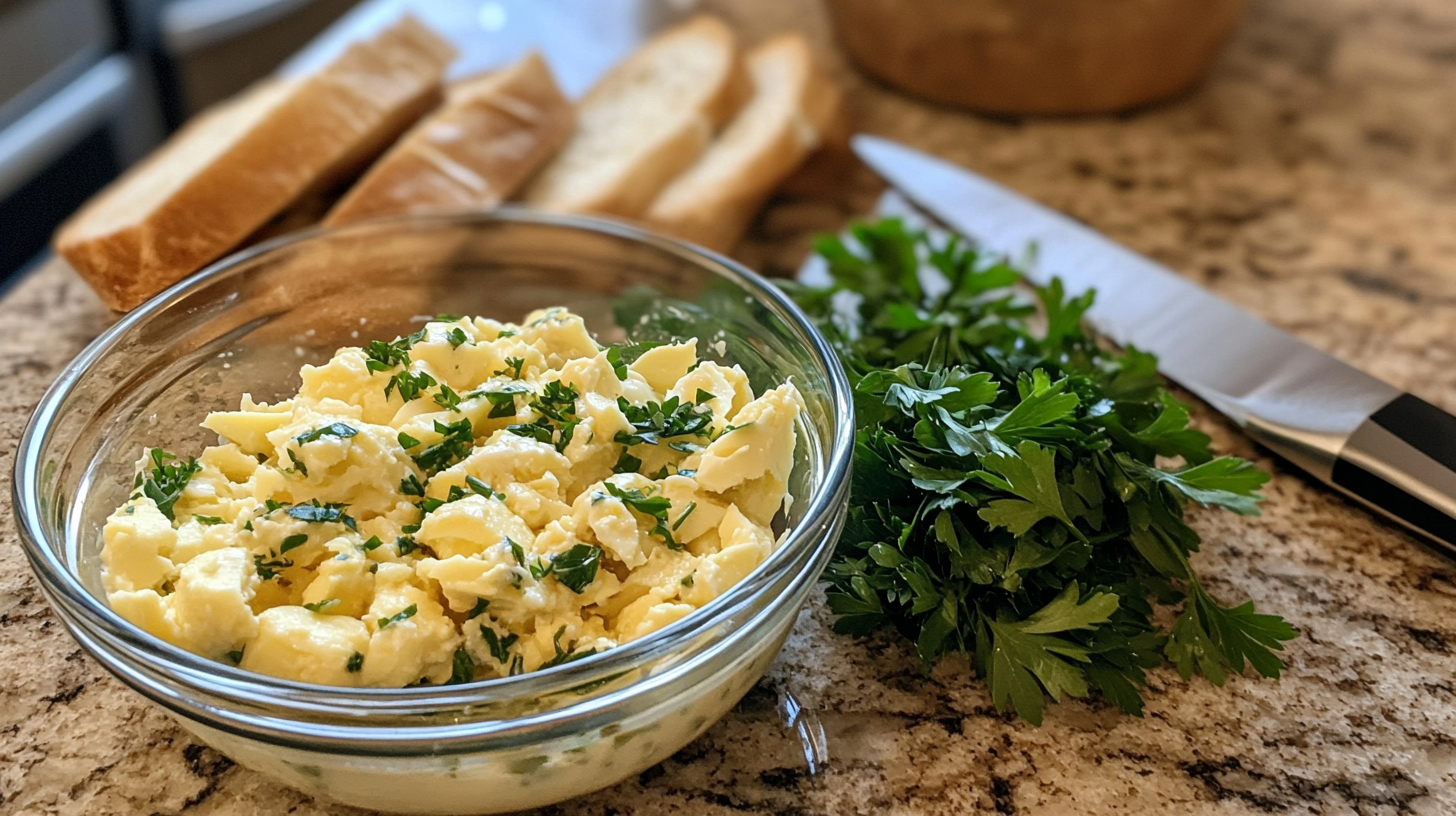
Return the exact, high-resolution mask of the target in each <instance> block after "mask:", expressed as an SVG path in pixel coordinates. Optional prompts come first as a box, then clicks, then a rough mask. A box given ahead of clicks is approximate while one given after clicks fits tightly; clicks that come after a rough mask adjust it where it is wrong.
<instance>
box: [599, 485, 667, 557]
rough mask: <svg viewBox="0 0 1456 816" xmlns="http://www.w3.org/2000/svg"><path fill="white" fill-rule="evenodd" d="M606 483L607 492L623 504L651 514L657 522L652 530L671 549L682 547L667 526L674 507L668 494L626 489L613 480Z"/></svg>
mask: <svg viewBox="0 0 1456 816" xmlns="http://www.w3.org/2000/svg"><path fill="white" fill-rule="evenodd" d="M605 484H606V488H607V493H609V494H611V495H612V496H613V497H614V498H617V499H620V500H621V502H622V503H623V504H625V505H627V506H628V507H630V508H632V509H633V510H636V511H637V512H639V513H642V514H644V515H648V516H651V517H652V518H653V520H655V521H656V522H657V524H656V525H654V526H653V528H652V532H653V534H654V535H657V536H660V537H661V538H662V540H663V541H665V542H666V543H667V546H668V548H669V549H673V550H680V549H682V545H681V544H679V543H678V542H677V540H676V539H674V538H673V537H672V530H671V529H669V528H668V526H667V512H668V511H669V510H671V509H672V500H670V499H668V498H667V497H666V496H649V495H647V494H646V493H644V492H642V490H640V489H638V488H629V489H624V488H621V487H618V486H617V485H615V484H613V483H611V482H606V483H605Z"/></svg>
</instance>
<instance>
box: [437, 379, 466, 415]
mask: <svg viewBox="0 0 1456 816" xmlns="http://www.w3.org/2000/svg"><path fill="white" fill-rule="evenodd" d="M434 399H435V404H436V405H438V406H440V407H441V408H444V409H447V410H449V411H454V412H455V413H459V412H460V395H459V394H457V393H455V389H453V388H451V387H450V386H448V385H445V384H444V383H441V384H440V390H439V391H438V392H436V393H435V396H434Z"/></svg>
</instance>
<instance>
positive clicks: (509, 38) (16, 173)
mask: <svg viewBox="0 0 1456 816" xmlns="http://www.w3.org/2000/svg"><path fill="white" fill-rule="evenodd" d="M694 5H696V3H695V0H413V2H411V1H410V0H0V289H3V288H4V287H5V286H6V283H7V282H13V281H14V280H15V279H16V278H18V277H19V275H20V274H21V273H22V272H23V270H25V269H26V268H28V267H30V266H31V265H33V264H34V263H36V262H37V261H38V260H39V259H40V258H41V257H43V252H44V248H45V245H46V242H47V241H48V240H49V238H50V235H51V232H52V231H53V230H54V228H55V227H56V225H58V224H59V223H60V222H61V221H62V220H63V219H64V218H65V217H66V216H68V215H69V214H70V213H72V212H73V211H75V210H76V209H77V208H78V207H79V206H80V205H81V204H82V202H84V201H85V200H86V199H87V198H88V197H89V196H90V195H91V194H92V193H94V192H95V191H97V190H99V189H100V188H101V187H102V186H103V185H104V184H105V183H106V182H107V181H109V180H110V179H112V178H114V177H115V176H116V175H117V174H118V173H119V172H120V171H121V170H122V169H124V168H125V167H126V166H128V165H129V164H131V163H132V162H134V161H136V160H137V159H139V158H141V157H142V156H144V155H145V154H146V153H147V151H149V150H150V149H151V148H152V147H154V146H155V145H156V144H157V143H158V142H160V141H161V140H162V139H163V138H164V137H165V136H166V135H167V134H168V133H170V132H171V131H173V130H175V129H176V128H177V127H178V126H179V125H180V124H181V123H182V122H184V121H185V120H186V119H187V118H188V117H189V116H191V115H192V114H193V113H195V112H197V111H198V110H200V109H202V108H204V107H206V106H207V105H209V104H211V103H214V102H217V101H219V100H222V99H225V98H227V97H229V96H231V95H232V94H234V93H235V92H237V91H238V90H240V89H242V88H243V87H245V86H247V85H248V84H249V83H251V82H253V81H255V80H257V79H259V78H260V77H263V76H265V75H267V74H269V73H271V72H272V71H274V70H276V69H278V68H279V67H280V66H283V65H284V63H285V61H286V60H288V59H289V58H290V57H294V60H293V62H291V63H289V65H288V66H285V70H303V69H305V68H306V67H307V66H308V65H312V64H314V63H316V62H318V61H321V60H326V59H327V58H328V57H329V56H330V55H331V54H332V53H333V52H334V51H335V50H337V49H338V48H340V47H341V46H342V43H344V42H345V41H347V40H349V39H350V38H351V37H352V36H354V35H356V34H357V32H359V31H361V30H368V29H370V28H372V27H374V26H376V25H378V24H380V21H383V20H388V19H392V18H393V17H394V16H397V15H398V14H399V12H400V11H401V10H403V9H405V8H408V9H410V10H412V11H413V12H414V13H416V14H417V15H418V16H420V17H422V18H423V19H424V20H425V21H426V22H427V23H430V24H432V25H433V26H434V27H436V28H437V29H439V30H444V31H450V32H451V36H452V38H457V39H460V40H463V41H466V42H467V43H468V45H469V48H468V50H467V53H466V58H465V59H462V60H460V61H459V62H458V63H457V64H456V65H455V66H454V70H453V72H452V73H453V74H454V75H457V76H461V75H468V74H470V73H476V72H479V71H481V70H484V69H486V68H489V67H492V66H493V65H496V64H501V63H504V62H507V61H509V60H512V59H514V58H516V57H518V56H520V55H521V54H522V53H523V52H524V51H525V50H526V49H528V48H531V47H537V48H540V49H541V50H542V51H544V52H545V54H546V56H547V57H548V58H549V59H550V62H551V64H552V67H553V69H554V70H555V71H556V72H557V75H558V79H559V80H560V82H561V84H562V86H563V87H564V89H565V90H566V91H567V92H568V93H570V94H573V95H576V94H579V93H580V92H581V91H582V90H584V89H585V88H586V87H587V86H588V85H589V84H590V82H591V81H592V80H593V79H594V78H595V77H596V76H597V75H599V74H600V73H601V72H602V71H603V70H605V68H607V67H608V66H610V65H611V64H613V63H614V62H616V61H617V60H618V59H620V58H621V57H622V56H624V55H625V54H626V53H628V52H629V51H630V50H631V49H632V47H633V46H634V45H635V44H636V43H638V42H639V41H640V40H641V39H642V37H643V36H644V35H645V34H646V33H649V32H650V31H653V30H655V29H656V28H658V27H660V26H661V25H662V24H664V23H665V22H668V21H670V20H671V19H673V18H676V17H678V16H681V15H682V14H684V13H687V12H688V11H691V9H692V7H693V6H694ZM310 43H312V45H310ZM306 46H308V47H306Z"/></svg>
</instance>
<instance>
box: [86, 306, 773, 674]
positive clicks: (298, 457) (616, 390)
mask: <svg viewBox="0 0 1456 816" xmlns="http://www.w3.org/2000/svg"><path fill="white" fill-rule="evenodd" d="M644 345H645V344H627V345H622V346H613V347H609V348H604V347H601V346H599V345H598V344H597V343H596V341H595V340H594V339H593V337H592V335H591V333H590V332H589V331H588V329H587V326H586V325H585V323H584V321H583V320H582V318H580V317H578V316H577V315H575V314H572V313H571V312H569V311H567V310H565V309H560V308H555V309H545V310H539V311H536V312H534V313H532V314H530V315H528V316H527V317H526V318H525V320H524V321H522V323H521V324H519V325H516V324H510V323H501V322H497V321H495V320H489V319H485V318H463V317H455V316H453V315H444V316H441V317H439V318H437V319H435V320H433V321H430V322H428V323H427V324H426V325H425V326H424V327H423V328H422V329H420V330H419V331H418V332H415V333H414V334H411V335H409V336H407V337H402V338H396V339H395V340H394V341H393V342H388V343H386V342H383V341H374V342H371V343H369V344H368V345H366V346H364V347H346V348H342V349H339V350H338V351H337V352H336V353H335V354H334V355H333V357H332V359H330V360H329V361H328V362H327V363H325V364H323V365H319V366H309V365H305V366H303V368H302V370H301V372H300V376H301V380H302V385H301V387H300V388H299V390H298V393H297V395H296V396H294V397H292V398H291V399H286V400H280V401H277V402H274V403H273V404H266V403H258V402H254V401H253V400H252V399H251V397H250V396H248V395H244V396H243V397H242V399H241V407H240V408H239V409H238V410H235V411H222V412H214V413H211V414H209V415H208V416H207V418H206V419H205V420H204V421H203V423H202V424H203V426H204V427H205V428H207V429H208V430H210V431H212V432H215V433H216V434H217V435H218V436H219V438H220V441H221V444H218V445H215V446H212V447H209V448H207V449H206V450H205V451H203V452H202V453H201V455H199V456H197V457H196V458H189V459H186V460H182V459H179V458H177V457H175V456H172V455H171V454H168V453H165V452H163V451H162V450H160V449H152V450H150V451H148V452H147V453H146V455H145V456H143V458H142V460H141V462H140V463H139V465H138V472H137V476H136V481H135V486H136V492H135V493H134V494H133V495H132V496H131V498H130V499H129V500H128V501H127V502H126V503H125V504H123V505H122V506H121V507H119V508H118V509H117V510H116V512H115V513H113V514H112V515H111V516H110V518H109V519H108V520H107V522H106V525H105V528H104V534H103V535H104V546H103V548H102V551H101V558H102V562H103V570H102V580H103V583H104V585H105V588H106V592H107V598H108V600H109V601H110V603H111V606H112V608H113V609H115V610H116V611H117V612H118V613H119V614H121V616H122V617H124V618H126V619H127V620H129V621H131V622H132V623H134V624H136V625H137V626H139V627H141V628H142V629H144V630H146V631H147V632H150V633H151V634H153V635H156V636H157V637H159V638H161V639H163V640H165V641H167V642H168V643H171V644H173V645H176V646H179V647H181V648H183V649H186V650H188V651H191V652H194V653H196V654H199V655H202V656H204V657H209V658H212V659H215V660H220V661H223V660H225V661H229V662H231V663H233V664H236V665H238V666H239V667H241V668H242V669H245V670H248V671H253V672H258V673H261V674H267V675H271V676H274V677H279V678H283V679H288V680H296V681H301V682H307V683H319V684H327V685H336V686H359V687H395V688H398V687H404V686H410V685H416V684H437V685H438V684H445V683H462V682H469V681H472V680H475V679H486V678H491V677H504V676H510V675H516V674H521V673H524V672H531V671H535V670H537V669H540V668H542V667H552V666H558V665H561V664H563V663H566V662H569V661H572V660H575V659H578V658H581V657H585V656H589V655H593V654H596V653H598V652H602V651H605V650H607V649H611V648H613V647H615V646H618V645H620V644H625V643H629V642H631V641H633V640H636V639H639V638H642V637H644V636H646V635H648V634H651V633H652V632H655V631H657V630H658V629H661V628H662V627H664V626H666V625H668V624H670V623H673V622H674V621H677V620H679V619H681V618H683V617H685V616H687V615H689V614H691V613H692V612H693V611H694V610H696V609H698V608H699V607H702V606H703V605H705V604H707V603H708V602H710V601H712V600H713V599H714V598H716V597H718V596H719V595H720V594H722V593H723V591H724V590H725V589H727V588H728V587H730V586H732V585H733V584H735V583H737V582H738V581H739V580H741V579H742V578H743V577H744V576H746V575H747V574H748V573H749V572H751V571H752V570H753V569H754V568H755V567H757V566H758V565H759V564H760V563H761V562H762V561H763V560H764V559H765V558H766V557H767V556H768V554H769V553H771V552H772V551H773V548H774V543H775V538H774V534H773V532H772V523H773V520H774V516H775V515H776V514H777V513H778V512H779V511H780V509H781V508H783V507H784V505H785V503H786V502H788V501H789V495H788V478H789V472H790V469H791V468H792V465H793V461H794V447H795V431H794V423H795V420H796V419H797V418H798V416H799V413H800V409H801V405H802V401H801V398H800V396H799V393H798V391H797V390H796V389H795V387H794V385H793V383H792V382H785V383H784V384H782V385H780V386H778V387H777V388H773V389H771V390H767V391H765V392H764V393H762V394H760V395H755V394H754V393H753V390H752V388H751V386H750V384H749V382H748V378H747V376H746V375H745V374H744V372H743V371H742V369H741V368H739V367H738V366H736V365H735V366H726V365H723V364H720V363H717V362H714V361H712V360H699V359H698V356H697V340H696V339H695V338H693V339H688V340H686V341H683V342H679V343H670V344H663V345H655V346H652V347H647V348H644Z"/></svg>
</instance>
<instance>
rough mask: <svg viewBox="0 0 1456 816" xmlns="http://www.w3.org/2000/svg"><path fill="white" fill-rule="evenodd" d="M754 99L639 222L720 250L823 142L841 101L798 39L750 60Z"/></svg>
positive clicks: (782, 39) (775, 44) (770, 46)
mask: <svg viewBox="0 0 1456 816" xmlns="http://www.w3.org/2000/svg"><path fill="white" fill-rule="evenodd" d="M747 63H748V72H749V75H750V76H751V77H752V78H753V96H752V97H751V98H750V99H749V101H748V104H746V105H745V106H744V107H743V110H742V111H740V112H739V113H738V116H737V117H735V118H734V119H733V121H732V122H731V123H729V125H728V127H727V128H725V129H724V131H723V133H722V135H720V136H719V137H718V138H717V139H716V140H715V141H714V142H713V143H712V145H710V146H709V147H708V149H707V151H706V152H704V154H703V155H702V157H701V158H699V159H698V161H697V162H696V163H694V164H693V165H692V166H691V167H689V168H688V169H687V170H686V171H684V172H683V174H682V175H681V176H679V177H678V178H676V179H674V180H673V181H672V183H671V184H669V185H668V186H667V188H666V189H664V190H663V191H662V193H661V195H659V196H658V197H657V199H656V200H655V201H653V202H652V205H651V206H650V207H649V208H648V209H647V211H646V213H645V214H644V215H643V217H642V220H643V221H645V222H646V223H647V224H649V225H650V226H652V227H654V228H655V229H658V230H661V231H662V232H665V233H668V234H669V235H675V236H677V237H679V238H683V239H685V240H689V241H693V242H695V243H698V244H701V245H703V246H705V247H708V248H709V249H713V250H717V251H720V252H721V251H725V250H727V249H729V248H730V247H732V246H733V245H734V244H735V243H737V241H738V239H739V238H740V237H742V235H743V231H744V230H745V229H746V228H747V226H748V223H749V221H750V220H751V219H752V218H753V215H754V213H756V212H757V211H758V209H759V208H760V207H762V206H763V203H764V201H765V200H767V199H768V197H769V195H770V194H772V193H773V191H774V188H775V187H777V186H778V185H779V184H780V183H781V182H782V181H783V180H784V179H785V178H788V176H789V175H790V174H791V173H793V172H794V170H795V169H796V168H798V167H799V165H800V164H802V163H803V161H804V159H805V158H807V157H808V156H809V154H810V153H811V152H813V151H814V149H815V148H816V147H817V146H818V145H819V144H820V143H821V141H822V140H823V139H824V137H825V134H826V131H827V130H829V129H830V128H831V126H832V125H833V124H834V123H835V121H836V120H837V118H838V117H839V115H840V109H841V101H842V100H841V94H840V92H839V89H838V88H837V87H836V86H835V85H834V83H833V81H832V80H830V79H829V77H828V76H827V75H826V74H825V73H824V72H823V71H822V70H821V69H820V67H819V66H818V65H817V64H815V62H814V58H813V55H812V54H811V53H810V50H809V45H808V43H806V42H805V41H804V38H803V37H802V36H800V35H798V34H784V35H780V36H778V37H775V38H773V39H771V40H769V41H768V42H765V43H764V44H763V45H760V46H758V47H757V48H755V49H753V51H752V52H750V53H749V55H748V58H747Z"/></svg>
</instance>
